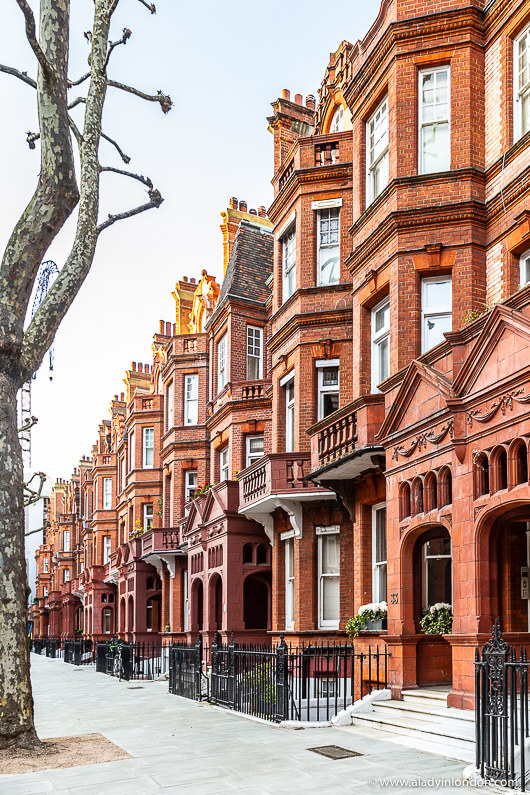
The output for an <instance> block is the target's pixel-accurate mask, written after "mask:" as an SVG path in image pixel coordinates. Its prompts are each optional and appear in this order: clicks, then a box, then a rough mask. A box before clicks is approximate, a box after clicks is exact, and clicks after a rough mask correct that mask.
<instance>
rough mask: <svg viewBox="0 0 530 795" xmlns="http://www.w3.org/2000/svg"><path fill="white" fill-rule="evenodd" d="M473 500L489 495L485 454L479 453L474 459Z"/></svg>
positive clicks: (488, 470)
mask: <svg viewBox="0 0 530 795" xmlns="http://www.w3.org/2000/svg"><path fill="white" fill-rule="evenodd" d="M474 476H475V477H474V480H475V499H477V497H481V496H482V495H483V494H489V493H490V469H489V461H488V456H487V455H486V453H480V454H479V455H478V456H477V457H476V458H475V467H474Z"/></svg>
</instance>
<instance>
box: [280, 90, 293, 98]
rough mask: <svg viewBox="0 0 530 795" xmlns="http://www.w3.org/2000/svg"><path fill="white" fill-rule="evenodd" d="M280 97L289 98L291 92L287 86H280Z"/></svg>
mask: <svg viewBox="0 0 530 795" xmlns="http://www.w3.org/2000/svg"><path fill="white" fill-rule="evenodd" d="M282 99H291V92H290V91H289V89H288V88H282Z"/></svg>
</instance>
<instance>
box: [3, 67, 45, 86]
mask: <svg viewBox="0 0 530 795" xmlns="http://www.w3.org/2000/svg"><path fill="white" fill-rule="evenodd" d="M0 72H5V74H6V75H12V76H13V77H18V79H19V80H22V82H24V83H27V84H28V86H31V87H32V88H37V83H36V81H35V80H34V79H33V78H32V77H29V75H28V73H27V72H19V71H18V69H13V67H12V66H5V65H4V64H1V63H0Z"/></svg>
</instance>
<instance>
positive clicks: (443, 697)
mask: <svg viewBox="0 0 530 795" xmlns="http://www.w3.org/2000/svg"><path fill="white" fill-rule="evenodd" d="M448 695H449V691H448V690H436V689H435V688H432V689H431V688H424V687H418V688H415V689H414V690H402V691H401V698H402V699H403V701H422V702H429V703H433V702H440V703H443V705H444V706H446V705H447V696H448Z"/></svg>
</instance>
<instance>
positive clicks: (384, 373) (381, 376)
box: [377, 337, 390, 384]
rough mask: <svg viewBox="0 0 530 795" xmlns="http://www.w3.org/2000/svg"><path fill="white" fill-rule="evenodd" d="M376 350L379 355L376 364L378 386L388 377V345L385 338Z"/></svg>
mask: <svg viewBox="0 0 530 795" xmlns="http://www.w3.org/2000/svg"><path fill="white" fill-rule="evenodd" d="M377 350H378V353H379V362H378V368H377V369H378V382H377V383H378V384H380V383H381V381H384V380H385V379H386V378H388V376H389V367H390V365H389V343H388V337H385V339H384V340H382V341H381V342H380V343H379V344H378V346H377Z"/></svg>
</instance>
